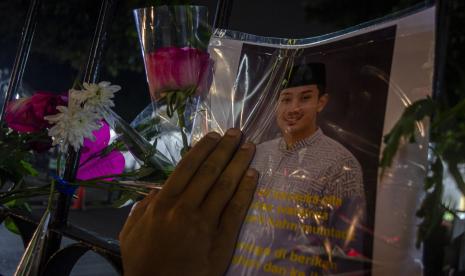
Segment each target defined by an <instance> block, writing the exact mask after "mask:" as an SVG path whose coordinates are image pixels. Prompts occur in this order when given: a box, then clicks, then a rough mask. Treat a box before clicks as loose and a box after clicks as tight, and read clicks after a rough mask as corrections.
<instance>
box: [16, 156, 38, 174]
mask: <svg viewBox="0 0 465 276" xmlns="http://www.w3.org/2000/svg"><path fill="white" fill-rule="evenodd" d="M19 162H20V164H21V166H22V167H23V169H25V170H26V171H27V173H28V174H29V175H31V176H38V175H39V172H38V171H37V170H36V169H34V168H33V167H32V165H31V163H29V162H26V161H24V160H21V161H19Z"/></svg>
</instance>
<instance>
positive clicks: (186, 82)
mask: <svg viewBox="0 0 465 276" xmlns="http://www.w3.org/2000/svg"><path fill="white" fill-rule="evenodd" d="M145 62H146V69H147V79H148V82H149V88H150V94H151V95H152V98H153V99H154V100H158V99H160V98H162V97H163V96H164V94H163V93H164V92H169V91H175V90H185V89H194V88H195V93H194V94H195V95H200V94H202V93H206V92H207V89H208V88H209V87H208V86H209V82H210V81H211V69H212V68H211V60H210V55H209V54H208V53H207V52H204V51H201V50H198V49H195V48H189V47H184V48H179V47H165V48H160V49H157V50H156V51H155V52H153V53H149V54H147V56H146V60H145Z"/></svg>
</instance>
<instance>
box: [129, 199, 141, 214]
mask: <svg viewBox="0 0 465 276" xmlns="http://www.w3.org/2000/svg"><path fill="white" fill-rule="evenodd" d="M137 204H139V201H136V202H134V204H133V205H132V207H131V211H129V214H128V217H130V216H131V215H132V213H133V212H134V210H135V209H136V206H137Z"/></svg>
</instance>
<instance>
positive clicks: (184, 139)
mask: <svg viewBox="0 0 465 276" xmlns="http://www.w3.org/2000/svg"><path fill="white" fill-rule="evenodd" d="M185 108H186V105H185V103H182V104H181V105H180V106H179V107H178V109H177V110H176V112H177V113H178V124H179V128H180V129H181V137H182V144H183V148H182V150H181V156H184V154H185V153H186V152H187V151H188V150H189V144H188V143H187V135H186V133H185V131H184V130H185V127H186V122H185V118H184V111H185Z"/></svg>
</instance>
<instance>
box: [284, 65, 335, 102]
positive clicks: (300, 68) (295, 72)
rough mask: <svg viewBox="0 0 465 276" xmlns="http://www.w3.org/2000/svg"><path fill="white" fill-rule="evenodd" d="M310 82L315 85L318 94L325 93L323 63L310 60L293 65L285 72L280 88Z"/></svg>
mask: <svg viewBox="0 0 465 276" xmlns="http://www.w3.org/2000/svg"><path fill="white" fill-rule="evenodd" d="M310 84H315V85H316V86H317V88H318V92H319V94H318V96H321V95H323V94H325V93H327V91H326V67H325V65H324V63H320V62H311V63H301V64H297V65H294V66H293V67H292V68H290V69H289V70H288V71H287V72H286V75H285V77H284V80H283V84H282V87H281V90H283V89H286V88H289V87H296V86H303V85H310Z"/></svg>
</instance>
